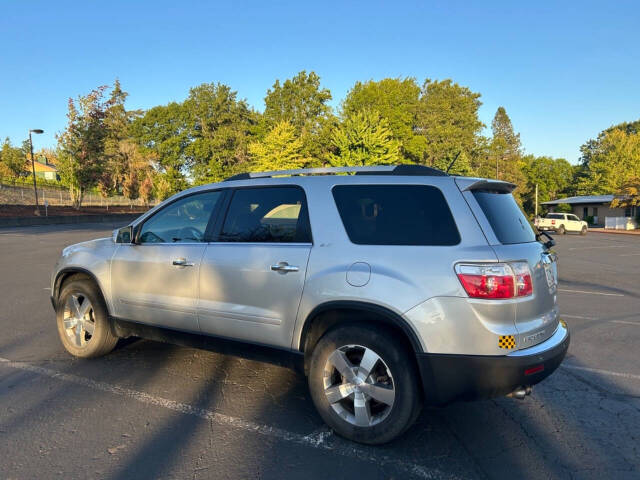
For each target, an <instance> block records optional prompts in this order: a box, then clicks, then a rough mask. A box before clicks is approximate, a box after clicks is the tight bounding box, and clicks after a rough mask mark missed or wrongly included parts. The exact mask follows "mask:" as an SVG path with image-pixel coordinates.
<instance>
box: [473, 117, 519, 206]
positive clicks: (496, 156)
mask: <svg viewBox="0 0 640 480" xmlns="http://www.w3.org/2000/svg"><path fill="white" fill-rule="evenodd" d="M491 130H492V133H493V138H492V139H491V142H490V144H489V155H488V161H487V163H486V164H485V168H484V169H482V170H483V175H484V176H487V177H493V178H497V179H500V180H505V181H507V182H511V183H514V184H516V185H517V186H519V187H520V188H519V189H517V190H515V191H514V196H515V197H516V199H518V198H519V194H520V192H521V189H522V187H524V183H525V176H524V174H523V173H522V169H523V164H522V145H521V143H520V134H519V133H515V131H514V130H513V124H512V123H511V119H510V118H509V115H507V111H506V110H505V109H504V107H498V110H497V111H496V114H495V116H494V117H493V121H492V122H491ZM494 166H495V171H494V172H491V173H489V172H490V171H491V169H492V168H493V167H494Z"/></svg>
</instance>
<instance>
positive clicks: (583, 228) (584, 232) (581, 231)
mask: <svg viewBox="0 0 640 480" xmlns="http://www.w3.org/2000/svg"><path fill="white" fill-rule="evenodd" d="M586 234H587V227H585V226H583V227H582V230H580V235H586Z"/></svg>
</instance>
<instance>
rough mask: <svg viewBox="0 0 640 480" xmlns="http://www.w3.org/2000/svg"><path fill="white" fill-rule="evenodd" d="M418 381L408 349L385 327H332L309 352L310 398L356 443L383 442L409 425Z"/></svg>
mask: <svg viewBox="0 0 640 480" xmlns="http://www.w3.org/2000/svg"><path fill="white" fill-rule="evenodd" d="M419 385H420V380H419V377H418V373H417V370H416V367H415V363H414V361H413V360H412V359H411V358H410V357H409V355H408V354H407V348H406V347H405V346H404V345H403V344H402V342H400V341H399V340H398V339H396V338H394V335H393V332H390V331H388V330H387V329H385V328H380V327H376V326H374V325H365V324H352V325H347V326H344V327H338V328H334V329H332V330H330V331H329V332H328V333H326V334H325V335H324V336H323V337H322V338H321V339H320V341H319V342H318V344H317V345H316V347H315V348H314V350H313V353H312V357H311V365H310V370H309V389H310V391H311V396H312V398H313V402H314V404H315V406H316V408H317V409H318V412H319V413H320V416H321V417H322V418H323V420H324V421H325V422H326V423H327V424H328V425H329V426H330V427H331V428H333V430H335V432H336V433H338V434H339V435H341V436H343V437H346V438H348V439H350V440H354V441H356V442H361V443H367V444H381V443H386V442H389V441H391V440H393V439H394V438H396V437H398V436H399V435H401V434H402V433H403V432H404V431H405V430H406V429H407V428H409V427H410V426H411V424H412V423H413V421H414V420H415V418H416V417H417V415H418V413H419V411H420V406H421V398H420V390H419Z"/></svg>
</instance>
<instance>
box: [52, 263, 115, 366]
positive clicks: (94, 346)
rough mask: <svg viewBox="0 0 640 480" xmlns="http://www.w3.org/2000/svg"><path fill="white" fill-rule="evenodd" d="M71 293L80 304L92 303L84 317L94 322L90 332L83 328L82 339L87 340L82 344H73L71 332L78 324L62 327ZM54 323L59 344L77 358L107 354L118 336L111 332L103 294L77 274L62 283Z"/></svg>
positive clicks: (91, 282)
mask: <svg viewBox="0 0 640 480" xmlns="http://www.w3.org/2000/svg"><path fill="white" fill-rule="evenodd" d="M71 296H75V297H76V298H78V299H79V302H81V303H80V305H81V306H82V305H84V301H85V299H86V300H88V301H89V302H90V305H91V308H90V310H89V311H88V312H87V313H86V316H87V318H88V319H90V322H91V323H92V324H93V332H92V333H91V334H89V332H87V331H86V330H85V331H84V333H83V332H82V331H81V335H82V337H83V341H84V342H86V343H84V344H83V345H81V346H78V345H77V344H76V343H74V339H75V336H74V335H73V334H71V333H70V332H75V330H76V329H77V326H76V327H74V328H73V329H67V328H65V311H67V314H69V312H68V309H67V301H68V300H69V298H70V297H71ZM56 323H57V326H58V335H59V336H60V340H61V341H62V345H63V346H64V348H65V349H66V350H67V352H69V353H70V354H71V355H74V356H76V357H80V358H93V357H100V356H102V355H106V354H107V353H109V352H110V351H111V350H113V349H114V347H115V346H116V343H117V342H118V337H116V336H115V335H114V334H113V333H112V331H111V325H110V322H109V317H108V314H107V306H106V305H105V303H104V299H103V298H102V294H101V293H100V291H99V289H98V287H97V286H96V285H95V283H94V282H93V281H91V280H89V279H87V278H83V277H77V276H76V277H72V278H70V279H69V280H68V281H66V282H65V283H64V284H63V286H62V289H61V291H60V295H59V296H58V301H57V302H56Z"/></svg>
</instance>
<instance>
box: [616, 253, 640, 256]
mask: <svg viewBox="0 0 640 480" xmlns="http://www.w3.org/2000/svg"><path fill="white" fill-rule="evenodd" d="M636 255H640V253H621V254H620V255H618V256H619V257H635V256H636Z"/></svg>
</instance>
